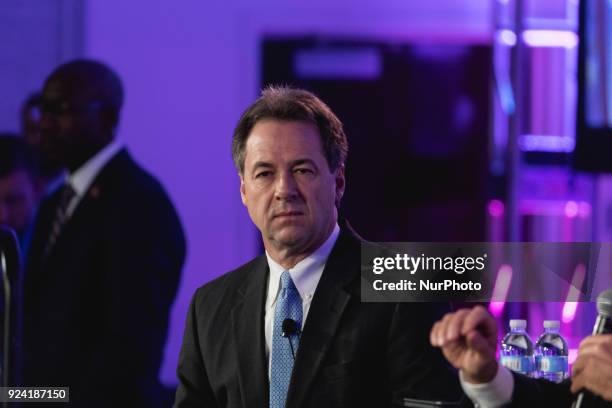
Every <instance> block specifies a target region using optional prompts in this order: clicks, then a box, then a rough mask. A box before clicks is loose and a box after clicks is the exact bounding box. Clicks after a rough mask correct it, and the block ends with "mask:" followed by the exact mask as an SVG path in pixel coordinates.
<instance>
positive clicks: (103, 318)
mask: <svg viewBox="0 0 612 408" xmlns="http://www.w3.org/2000/svg"><path fill="white" fill-rule="evenodd" d="M41 98H42V99H41V102H40V103H41V110H42V117H41V123H40V126H41V132H42V150H43V153H44V154H46V155H47V156H48V158H49V159H50V160H53V161H55V162H57V163H59V164H61V165H63V166H64V167H65V168H66V169H67V170H68V176H67V179H66V182H65V184H64V185H63V186H62V187H61V188H59V189H58V191H56V192H55V193H54V194H52V195H51V196H50V197H49V198H48V200H46V201H45V202H44V203H43V204H42V206H41V209H40V212H39V216H38V218H37V222H36V226H35V231H34V235H33V240H32V245H31V250H30V253H29V256H28V259H27V270H26V286H25V327H24V347H23V352H24V357H23V358H24V367H23V384H24V385H27V386H69V387H70V401H71V404H70V406H72V407H147V408H148V407H157V406H164V403H163V388H162V387H161V385H160V384H159V381H158V370H159V367H160V364H161V360H162V357H163V347H164V344H165V340H166V331H167V326H168V315H169V309H170V306H171V304H172V302H173V299H174V296H175V293H176V289H177V285H178V282H179V278H180V271H181V268H182V265H183V261H184V257H185V240H184V236H183V231H182V228H181V225H180V222H179V219H178V217H177V214H176V212H175V210H174V208H173V206H172V204H171V202H170V200H169V199H168V196H167V195H166V193H165V191H164V189H163V188H162V186H161V185H160V184H159V182H158V181H157V180H155V179H154V178H153V177H152V176H151V175H150V174H148V173H147V172H146V171H145V170H143V169H142V168H141V167H140V166H139V165H138V164H136V163H135V162H134V160H132V158H131V156H130V155H129V154H128V152H127V151H126V149H125V148H124V147H123V146H122V145H121V143H120V142H118V141H117V140H116V139H115V130H116V127H117V124H118V122H119V113H120V109H121V105H122V101H123V90H122V86H121V82H120V80H119V78H118V77H117V76H116V74H115V73H114V72H113V71H111V70H110V69H109V68H108V67H107V66H105V65H103V64H101V63H98V62H95V61H90V60H77V61H73V62H69V63H67V64H64V65H62V66H60V67H59V68H57V69H56V70H55V71H54V72H53V73H52V74H51V75H50V76H49V77H48V78H47V80H46V81H45V84H44V89H43V93H42V97H41ZM165 406H167V404H166V405H165Z"/></svg>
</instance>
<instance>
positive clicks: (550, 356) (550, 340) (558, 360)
mask: <svg viewBox="0 0 612 408" xmlns="http://www.w3.org/2000/svg"><path fill="white" fill-rule="evenodd" d="M567 351H568V350H567V343H566V342H565V339H564V338H563V337H561V335H560V334H559V321H558V320H545V321H544V333H542V335H541V336H540V337H539V338H538V341H537V342H536V346H535V361H536V370H537V375H538V377H540V378H545V379H547V380H549V381H553V382H561V381H563V380H564V379H565V378H566V377H567Z"/></svg>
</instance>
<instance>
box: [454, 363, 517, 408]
mask: <svg viewBox="0 0 612 408" xmlns="http://www.w3.org/2000/svg"><path fill="white" fill-rule="evenodd" d="M459 379H460V381H461V388H463V391H464V392H465V395H467V396H468V398H469V399H470V400H471V401H472V402H473V403H474V406H475V407H476V408H497V407H502V406H504V405H505V404H507V403H509V402H510V400H511V399H512V391H513V389H514V377H512V374H511V373H510V371H509V370H508V369H507V368H506V367H504V366H502V365H499V366H498V368H497V373H496V374H495V378H493V380H492V381H491V382H488V383H484V384H472V383H469V382H467V381H465V379H464V378H463V375H462V374H461V372H459Z"/></svg>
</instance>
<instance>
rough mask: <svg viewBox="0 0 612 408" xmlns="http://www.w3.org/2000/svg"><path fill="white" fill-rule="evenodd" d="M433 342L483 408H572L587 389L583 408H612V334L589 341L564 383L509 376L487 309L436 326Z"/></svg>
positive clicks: (453, 315) (450, 316)
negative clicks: (499, 355) (499, 359)
mask: <svg viewBox="0 0 612 408" xmlns="http://www.w3.org/2000/svg"><path fill="white" fill-rule="evenodd" d="M431 343H432V344H433V345H434V346H436V347H440V348H441V349H442V351H443V352H444V356H445V357H446V358H447V359H448V361H449V362H450V363H451V364H453V365H454V366H455V367H456V368H458V369H460V370H461V375H462V384H463V386H464V389H465V391H466V393H467V394H468V395H469V396H470V398H471V399H472V400H473V401H475V402H478V403H479V406H480V407H483V408H489V407H501V406H506V405H507V404H508V405H511V406H514V407H521V408H522V407H558V408H563V407H567V408H569V407H570V406H571V404H572V402H573V401H574V400H575V399H576V395H575V394H576V393H578V392H581V391H584V390H587V391H590V392H592V393H594V394H595V395H590V396H588V397H587V400H588V402H585V403H584V404H583V405H582V407H583V408H600V407H601V408H604V407H606V408H610V407H612V335H611V334H603V335H595V336H588V337H587V338H586V339H584V340H583V341H582V343H581V344H580V348H579V350H578V357H577V359H576V361H575V362H574V365H573V367H572V378H571V381H570V380H566V381H564V382H563V383H561V384H556V383H552V382H549V381H546V380H534V379H532V378H528V377H525V376H523V375H521V374H516V373H510V372H509V371H508V370H507V369H506V368H504V367H501V366H500V365H499V364H498V363H497V360H496V359H495V350H496V348H497V324H496V323H495V319H494V318H493V316H491V315H490V314H489V313H488V312H487V311H486V310H485V309H484V308H483V307H482V306H477V307H475V308H472V309H461V310H458V311H456V312H454V313H449V314H447V315H446V316H445V317H444V318H443V319H442V320H440V321H438V322H436V324H435V325H434V327H433V328H432V331H431Z"/></svg>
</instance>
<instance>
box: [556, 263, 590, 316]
mask: <svg viewBox="0 0 612 408" xmlns="http://www.w3.org/2000/svg"><path fill="white" fill-rule="evenodd" d="M585 273H586V268H585V266H584V265H583V264H581V263H580V264H578V265H577V266H576V269H575V270H574V276H573V277H572V284H571V285H570V287H569V290H568V291H567V297H566V298H565V303H564V304H563V312H562V314H561V320H563V323H571V322H572V321H573V320H574V317H576V309H577V308H578V299H579V297H580V288H581V287H582V284H583V283H584V275H585Z"/></svg>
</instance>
